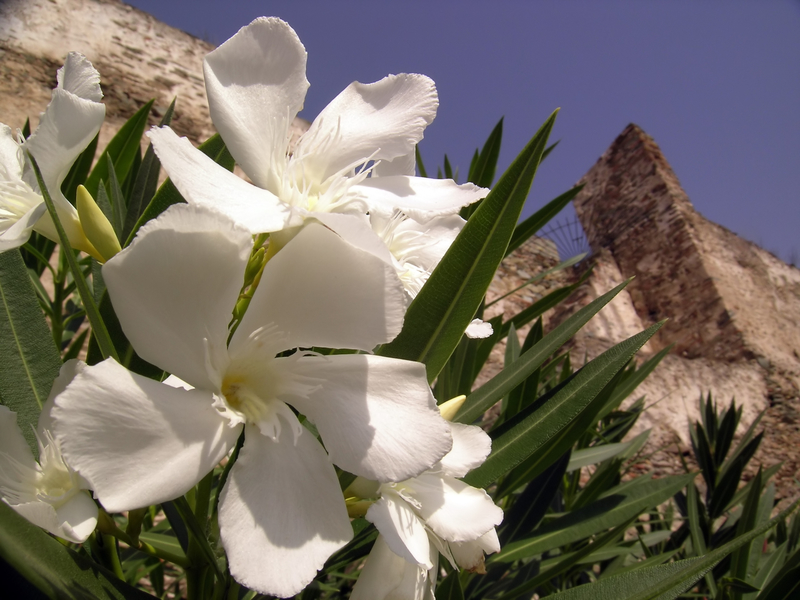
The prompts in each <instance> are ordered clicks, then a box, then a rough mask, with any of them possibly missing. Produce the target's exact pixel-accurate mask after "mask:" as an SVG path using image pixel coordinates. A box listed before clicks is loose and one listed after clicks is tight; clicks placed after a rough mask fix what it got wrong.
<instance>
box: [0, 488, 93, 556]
mask: <svg viewBox="0 0 800 600" xmlns="http://www.w3.org/2000/svg"><path fill="white" fill-rule="evenodd" d="M11 508H13V509H14V510H15V511H17V512H18V513H19V514H20V515H22V516H23V517H25V518H26V519H28V521H30V522H31V523H33V524H34V525H38V526H39V527H41V528H42V529H46V530H47V531H49V532H50V533H52V534H53V535H57V536H58V537H60V538H64V539H65V540H69V541H70V542H75V543H76V544H80V543H81V542H84V541H86V538H88V537H89V535H91V533H92V532H93V531H94V528H95V526H96V525H97V505H96V504H95V503H94V500H92V499H91V498H90V497H89V494H87V493H86V492H78V493H77V494H75V495H74V496H73V497H72V498H70V499H69V500H68V501H67V502H66V503H65V504H64V505H62V506H61V507H60V508H58V509H56V508H55V507H54V506H53V505H52V504H48V503H47V502H38V501H36V502H26V503H24V504H12V505H11Z"/></svg>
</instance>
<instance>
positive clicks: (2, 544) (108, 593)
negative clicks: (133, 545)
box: [0, 502, 155, 600]
mask: <svg viewBox="0 0 800 600" xmlns="http://www.w3.org/2000/svg"><path fill="white" fill-rule="evenodd" d="M0 558H2V559H3V560H5V561H6V562H7V563H8V564H9V565H10V566H11V567H13V568H14V569H15V570H16V571H17V572H18V573H19V574H20V575H21V576H22V577H24V578H25V579H27V580H28V581H29V582H30V583H31V584H33V585H34V586H35V587H36V588H37V589H39V590H41V591H42V592H43V593H44V594H45V595H46V596H47V597H48V598H52V599H53V600H72V599H75V600H92V599H95V598H103V599H108V600H110V599H119V600H146V599H150V600H152V599H153V598H154V597H155V596H151V595H150V594H146V593H145V592H142V591H140V590H137V589H136V588H134V587H131V586H130V585H128V584H127V583H125V582H124V581H121V580H120V579H117V578H116V577H115V576H114V575H113V574H111V573H110V572H108V571H106V570H105V569H104V568H103V567H101V566H100V565H98V564H97V563H94V562H92V561H91V560H89V559H87V558H86V557H85V556H84V555H82V554H78V553H77V552H74V551H73V550H70V549H69V548H67V547H65V546H63V545H61V544H60V543H59V542H58V541H56V540H55V539H54V538H52V537H50V536H49V535H48V534H46V533H45V532H44V531H42V530H41V529H40V528H39V527H37V526H36V525H33V524H31V523H29V522H28V521H27V520H26V519H25V518H23V517H21V516H19V515H18V514H17V513H16V512H15V511H14V510H13V509H12V508H10V507H9V506H7V505H6V504H5V503H4V502H0ZM5 591H6V592H7V591H8V590H7V589H6V590H5Z"/></svg>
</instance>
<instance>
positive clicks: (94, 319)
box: [28, 152, 119, 361]
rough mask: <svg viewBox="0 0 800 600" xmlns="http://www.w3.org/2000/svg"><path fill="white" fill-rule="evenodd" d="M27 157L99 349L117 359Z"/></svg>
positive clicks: (35, 167) (44, 189) (39, 174)
mask: <svg viewBox="0 0 800 600" xmlns="http://www.w3.org/2000/svg"><path fill="white" fill-rule="evenodd" d="M28 159H29V160H30V161H31V166H32V167H33V171H34V173H35V174H36V181H37V183H38V184H39V190H40V191H41V193H42V198H44V203H45V204H46V205H47V211H48V212H49V213H50V218H51V219H52V220H53V225H54V226H55V228H56V232H58V239H59V241H60V243H61V247H62V249H64V256H66V258H67V263H68V264H69V270H70V271H71V272H72V277H73V280H74V281H75V287H77V289H78V294H80V297H81V302H83V307H84V309H85V311H86V316H87V318H88V319H89V323H91V325H92V334H93V335H94V338H95V339H96V340H97V343H98V345H99V347H100V351H101V352H102V354H103V358H108V357H109V356H111V357H113V358H114V359H115V360H117V361H119V356H117V351H116V349H115V348H114V344H113V343H112V342H111V338H110V337H109V334H108V329H106V325H105V323H104V322H103V319H102V318H101V317H100V312H99V311H98V310H97V304H95V301H94V297H93V295H92V292H91V290H90V289H89V286H88V284H87V283H86V278H85V277H84V276H83V272H82V271H81V269H80V267H79V266H78V261H77V260H76V259H75V253H74V252H73V251H72V250H70V248H71V246H70V244H69V239H67V234H66V233H65V232H64V227H63V226H62V225H61V221H60V220H59V218H58V213H57V212H56V208H55V206H54V205H53V199H52V198H51V197H50V193H49V192H48V191H47V186H46V185H45V183H44V180H43V179H42V172H41V171H40V170H39V165H38V164H36V159H34V158H33V156H32V155H31V153H30V152H29V153H28Z"/></svg>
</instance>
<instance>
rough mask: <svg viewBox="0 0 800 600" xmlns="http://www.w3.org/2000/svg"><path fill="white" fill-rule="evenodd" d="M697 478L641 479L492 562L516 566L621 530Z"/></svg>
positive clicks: (544, 528)
mask: <svg viewBox="0 0 800 600" xmlns="http://www.w3.org/2000/svg"><path fill="white" fill-rule="evenodd" d="M692 477H694V474H691V473H690V474H688V475H674V476H671V477H664V478H663V479H644V478H639V481H635V482H634V484H633V485H628V486H624V487H623V486H618V487H617V488H612V489H611V490H609V491H608V492H607V493H606V494H605V495H603V496H601V497H600V498H598V499H597V500H595V501H594V502H592V503H591V504H589V505H587V506H584V507H583V508H581V509H579V510H576V511H572V512H569V513H567V514H566V515H564V516H563V517H559V518H557V519H554V520H552V521H548V522H547V523H546V524H545V525H543V526H541V527H539V529H538V530H536V531H535V532H534V535H533V536H531V537H530V538H528V539H524V540H519V541H517V542H514V543H512V544H509V545H507V546H506V547H505V548H503V549H502V550H501V551H500V552H499V553H498V554H495V555H492V556H491V557H490V559H489V560H490V561H491V562H495V561H498V562H512V561H515V560H520V559H523V558H528V557H531V556H536V555H537V554H541V553H543V552H547V551H548V550H552V549H554V548H560V547H561V546H564V545H566V544H571V543H573V542H577V541H579V540H582V539H584V538H587V537H589V536H591V535H595V534H597V533H599V532H601V531H605V530H606V529H610V528H612V527H617V526H618V525H620V524H621V523H624V522H626V521H627V520H628V519H630V518H632V517H636V516H638V515H640V514H641V513H642V512H644V511H645V510H647V509H649V508H651V507H653V506H658V505H659V504H661V503H662V502H666V501H667V500H668V499H669V498H671V497H672V496H673V494H675V492H677V491H678V490H680V489H681V488H682V487H684V486H685V485H686V484H687V483H688V482H689V481H691V480H692Z"/></svg>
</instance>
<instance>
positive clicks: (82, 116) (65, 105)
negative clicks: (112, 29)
mask: <svg viewBox="0 0 800 600" xmlns="http://www.w3.org/2000/svg"><path fill="white" fill-rule="evenodd" d="M100 98H102V92H101V91H100V75H99V74H98V73H97V71H96V70H95V69H94V67H92V65H91V63H90V62H89V61H88V60H86V58H85V57H84V56H83V55H81V54H77V53H75V52H70V53H69V54H68V55H67V60H66V62H65V63H64V66H63V67H62V68H61V69H59V72H58V87H57V88H56V89H54V90H53V97H52V100H51V101H50V104H48V105H47V109H45V111H44V113H42V116H41V119H40V121H39V126H38V127H37V128H36V131H34V132H33V134H32V135H31V136H30V137H29V138H28V139H27V141H25V143H24V144H23V148H24V149H25V150H27V151H29V152H30V153H31V154H32V155H33V156H34V158H35V159H36V162H37V164H38V165H39V169H40V170H41V172H42V179H43V180H44V182H45V185H47V189H48V191H49V192H50V195H51V196H53V199H54V200H55V199H56V197H57V196H61V193H60V188H61V182H62V181H63V180H64V178H65V177H66V176H67V173H68V172H69V169H70V167H72V163H73V162H75V159H76V158H78V155H79V154H80V153H81V152H83V150H84V149H85V148H86V146H88V145H89V142H91V141H92V139H94V136H96V135H97V132H98V131H100V126H101V125H102V124H103V119H104V118H105V114H106V107H105V105H103V104H102V103H100V102H99V100H100ZM26 177H27V180H28V183H29V184H30V185H31V186H34V184H35V178H33V174H32V173H30V172H29V173H28V174H27V175H26Z"/></svg>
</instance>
